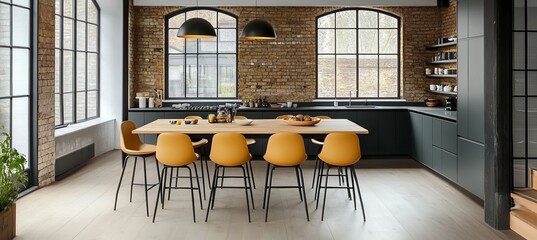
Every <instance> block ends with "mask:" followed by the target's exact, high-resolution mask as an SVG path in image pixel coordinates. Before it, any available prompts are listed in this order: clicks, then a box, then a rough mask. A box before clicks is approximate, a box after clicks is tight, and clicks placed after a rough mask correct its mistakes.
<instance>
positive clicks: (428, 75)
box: [425, 74, 457, 78]
mask: <svg viewBox="0 0 537 240" xmlns="http://www.w3.org/2000/svg"><path fill="white" fill-rule="evenodd" d="M425 76H426V77H428V78H456V77H457V74H425Z"/></svg>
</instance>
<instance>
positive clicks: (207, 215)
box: [205, 166, 218, 222]
mask: <svg viewBox="0 0 537 240" xmlns="http://www.w3.org/2000/svg"><path fill="white" fill-rule="evenodd" d="M217 171H218V166H215V168H214V175H213V182H212V184H211V187H210V189H211V192H210V193H209V204H208V205H207V213H206V214H205V222H207V219H209V211H211V208H212V207H213V206H214V204H213V201H214V192H215V191H216V183H217V178H218V175H216V174H217Z"/></svg>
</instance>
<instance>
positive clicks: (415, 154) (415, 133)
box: [410, 112, 423, 162]
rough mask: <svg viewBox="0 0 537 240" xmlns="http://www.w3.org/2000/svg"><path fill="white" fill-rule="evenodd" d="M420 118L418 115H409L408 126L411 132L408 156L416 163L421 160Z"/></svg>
mask: <svg viewBox="0 0 537 240" xmlns="http://www.w3.org/2000/svg"><path fill="white" fill-rule="evenodd" d="M421 123H422V116H421V115H420V114H418V113H414V112H411V113H410V124H411V131H412V138H411V145H410V156H411V157H412V158H414V159H416V160H418V161H420V162H421V161H422V160H421V157H420V155H421V147H422V137H423V136H422V128H421Z"/></svg>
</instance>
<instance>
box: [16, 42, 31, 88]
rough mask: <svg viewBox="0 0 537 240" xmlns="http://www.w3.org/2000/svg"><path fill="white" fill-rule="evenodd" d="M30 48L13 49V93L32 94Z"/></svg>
mask: <svg viewBox="0 0 537 240" xmlns="http://www.w3.org/2000/svg"><path fill="white" fill-rule="evenodd" d="M29 88H30V50H28V49H17V48H14V49H13V95H14V96H18V95H29V94H30V90H29Z"/></svg>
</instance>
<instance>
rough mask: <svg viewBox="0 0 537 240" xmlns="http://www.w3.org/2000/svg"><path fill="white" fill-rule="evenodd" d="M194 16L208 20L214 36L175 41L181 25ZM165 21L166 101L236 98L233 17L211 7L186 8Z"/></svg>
mask: <svg viewBox="0 0 537 240" xmlns="http://www.w3.org/2000/svg"><path fill="white" fill-rule="evenodd" d="M195 17H198V18H203V19H205V20H207V21H209V22H210V23H211V24H212V25H213V27H214V28H215V30H216V35H217V37H216V38H206V39H194V38H190V39H188V38H187V39H184V38H178V37H177V30H178V29H179V27H181V25H182V24H183V22H185V21H186V20H187V19H190V18H195ZM165 20H166V21H165V25H166V39H167V40H166V46H165V51H166V64H165V66H166V76H165V79H166V86H165V88H166V98H167V99H187V98H188V99H197V98H199V99H215V98H237V17H236V16H235V15H232V14H230V13H226V12H223V11H221V10H218V9H213V8H187V9H182V10H180V11H177V12H174V13H171V14H169V15H167V16H166V18H165Z"/></svg>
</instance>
